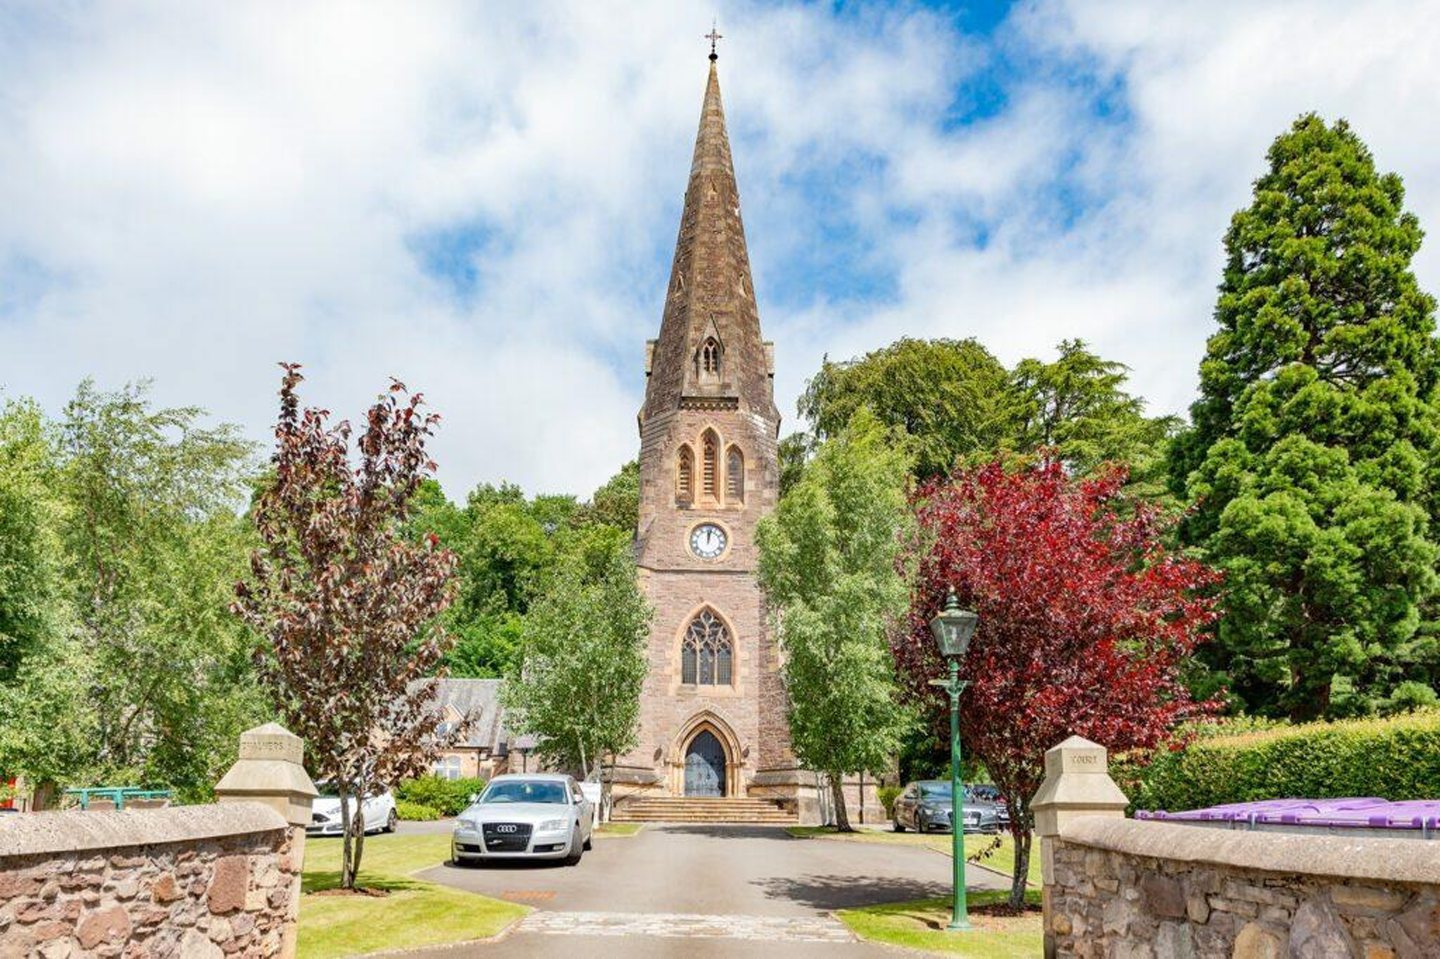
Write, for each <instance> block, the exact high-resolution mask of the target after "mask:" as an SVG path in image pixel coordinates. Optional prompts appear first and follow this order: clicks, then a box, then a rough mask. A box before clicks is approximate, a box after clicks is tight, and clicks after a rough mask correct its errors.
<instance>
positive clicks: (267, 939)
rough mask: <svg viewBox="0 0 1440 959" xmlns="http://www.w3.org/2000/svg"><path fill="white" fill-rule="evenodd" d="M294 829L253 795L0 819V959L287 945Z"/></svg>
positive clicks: (251, 950)
mask: <svg viewBox="0 0 1440 959" xmlns="http://www.w3.org/2000/svg"><path fill="white" fill-rule="evenodd" d="M303 840H304V834H303V832H301V833H299V834H298V837H297V835H296V832H295V831H294V830H292V828H291V825H290V824H289V823H288V822H287V821H286V818H285V817H284V816H282V815H281V814H280V813H279V812H276V811H275V810H274V809H273V808H271V807H269V806H267V805H263V804H261V803H256V802H234V803H225V804H219V805H209V806H182V807H175V808H170V809H152V810H134V811H131V810H126V811H120V812H81V811H67V812H42V813H32V814H25V815H16V816H7V817H5V818H4V819H3V820H0V959H12V957H15V959H18V957H30V956H43V957H46V959H64V957H82V956H97V957H100V956H125V957H140V956H145V957H152V956H153V957H167V956H183V957H186V959H191V957H194V959H218V957H221V956H226V955H233V956H246V957H248V956H279V955H283V954H286V953H288V952H293V949H294V942H293V938H294V928H295V916H296V914H297V910H298V906H299V896H300V866H301V863H300V857H301V855H303Z"/></svg>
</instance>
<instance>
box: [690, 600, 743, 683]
mask: <svg viewBox="0 0 1440 959" xmlns="http://www.w3.org/2000/svg"><path fill="white" fill-rule="evenodd" d="M733 658H734V653H733V651H732V649H731V646H730V632H729V630H727V629H726V628H725V624H724V623H722V622H720V617H718V616H716V615H715V613H714V612H713V611H711V610H709V609H702V610H701V611H700V614H699V615H698V616H696V617H695V618H694V619H692V620H691V621H690V628H689V629H687V630H685V641H684V642H683V643H682V644H681V646H680V681H681V682H682V683H684V684H685V685H687V686H729V685H730V682H731V672H732V670H731V662H732V660H733Z"/></svg>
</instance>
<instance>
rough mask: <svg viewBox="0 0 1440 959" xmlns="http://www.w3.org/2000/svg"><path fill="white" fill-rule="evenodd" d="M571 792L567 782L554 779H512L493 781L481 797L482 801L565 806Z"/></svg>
mask: <svg viewBox="0 0 1440 959" xmlns="http://www.w3.org/2000/svg"><path fill="white" fill-rule="evenodd" d="M568 796H569V793H568V792H567V791H566V789H565V784H564V783H562V782H556V781H554V780H553V779H511V780H507V781H505V782H493V783H491V784H490V785H489V786H488V787H486V789H485V792H484V794H483V795H482V796H481V797H480V801H481V802H482V803H490V802H494V803H502V802H535V803H554V804H556V805H560V806H563V805H565V804H566V803H567V802H568V798H567V797H568Z"/></svg>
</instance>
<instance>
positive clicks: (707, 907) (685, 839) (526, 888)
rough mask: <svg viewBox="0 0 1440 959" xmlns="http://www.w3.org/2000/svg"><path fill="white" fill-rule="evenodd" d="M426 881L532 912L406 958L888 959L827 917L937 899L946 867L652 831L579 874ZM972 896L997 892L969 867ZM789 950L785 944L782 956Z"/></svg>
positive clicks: (507, 870)
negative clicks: (760, 955) (774, 958)
mask: <svg viewBox="0 0 1440 959" xmlns="http://www.w3.org/2000/svg"><path fill="white" fill-rule="evenodd" d="M419 876H420V878H423V879H427V880H430V881H432V882H439V883H443V884H445V885H450V886H455V887H457V888H460V889H466V890H469V891H471V892H477V893H482V894H484V895H487V896H494V897H496V898H499V899H508V900H511V901H512V902H521V903H525V904H526V905H530V906H533V907H535V909H536V911H535V912H534V913H532V914H531V915H530V916H529V917H528V918H526V919H525V920H524V921H522V922H521V923H520V925H519V926H517V927H516V928H515V929H514V930H513V931H512V932H511V934H510V935H509V936H507V937H506V938H505V939H504V940H502V941H501V942H499V943H492V944H487V945H479V944H477V945H470V946H460V947H449V948H440V949H430V950H419V951H416V952H413V953H408V954H407V955H408V956H410V957H412V959H421V957H424V959H432V957H433V959H441V957H455V956H464V955H480V956H497V957H498V956H537V957H539V956H557V957H558V956H564V957H567V959H569V957H574V956H636V957H650V956H656V957H662V956H684V957H686V959H708V957H711V956H715V957H730V956H753V955H755V954H756V953H757V950H765V947H762V946H760V945H759V943H760V942H768V943H773V944H774V948H773V949H768V950H765V951H771V952H778V951H779V950H780V949H782V948H783V950H784V954H785V955H786V956H792V955H793V956H797V957H802V959H803V957H807V956H815V957H820V956H825V957H834V959H848V957H850V956H855V957H860V956H884V955H890V956H893V955H895V954H896V953H895V951H894V950H891V949H883V948H881V947H878V946H873V945H870V944H867V943H862V942H858V941H856V940H855V939H854V938H853V937H852V936H851V935H850V933H849V930H847V929H846V928H845V926H844V925H842V924H841V923H840V922H839V921H838V920H836V919H834V918H833V917H832V916H831V915H830V912H831V911H832V910H835V909H843V908H846V907H849V906H858V905H868V904H871V903H879V902H896V901H899V900H903V899H919V898H922V897H926V896H943V895H946V894H947V893H948V892H949V890H950V860H949V859H948V858H947V857H945V856H942V855H939V854H937V853H935V852H932V851H930V850H928V849H921V848H916V847H908V846H898V845H893V844H882V843H859V842H839V841H835V840H826V839H795V838H793V837H791V836H790V835H788V834H787V833H786V832H785V830H784V829H783V828H777V827H755V826H690V825H680V824H666V825H651V826H649V827H647V828H646V829H645V830H644V831H642V832H641V833H640V834H639V835H637V836H633V837H630V838H606V839H597V840H596V842H595V848H594V849H593V850H592V851H591V852H589V853H587V854H586V855H585V859H584V861H583V862H581V864H580V865H579V866H576V867H573V868H569V867H565V866H534V865H512V864H503V865H496V866H490V867H485V868H461V867H456V866H450V865H445V866H438V867H436V868H434V869H430V870H427V871H425V872H423V873H420V874H419ZM967 878H969V880H970V887H971V888H972V889H993V888H1002V887H1004V886H1005V882H1004V880H1002V879H1001V878H1000V877H998V876H995V875H993V874H991V873H985V872H982V871H980V870H972V872H971V874H970V875H969V876H968V877H967ZM782 944H783V945H782Z"/></svg>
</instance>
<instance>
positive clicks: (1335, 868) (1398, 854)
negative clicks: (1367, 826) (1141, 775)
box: [1060, 816, 1440, 885]
mask: <svg viewBox="0 0 1440 959" xmlns="http://www.w3.org/2000/svg"><path fill="white" fill-rule="evenodd" d="M1060 838H1061V839H1062V840H1064V841H1065V842H1067V843H1076V844H1079V845H1083V846H1088V847H1091V848H1093V849H1104V850H1108V851H1111V852H1120V853H1126V854H1128V855H1131V856H1143V857H1145V858H1147V859H1169V860H1174V861H1178V862H1194V863H1207V864H1212V865H1219V866H1233V867H1236V868H1239V869H1254V870H1258V871H1261V872H1279V873H1301V874H1306V875H1313V876H1330V877H1335V878H1346V879H1371V880H1379V881H1383V882H1406V883H1428V884H1432V885H1434V884H1440V842H1436V841H1434V840H1425V839H1376V838H1373V837H1367V836H1356V837H1353V838H1351V837H1346V836H1333V835H1315V836H1307V835H1300V834H1290V833H1273V832H1252V831H1247V830H1233V831H1231V830H1220V829H1203V828H1199V827H1196V826H1182V825H1179V824H1177V823H1163V822H1139V821H1136V820H1133V819H1110V818H1104V817H1099V816H1086V817H1084V818H1081V819H1075V820H1072V821H1070V822H1068V823H1066V824H1065V825H1064V826H1062V827H1061V829H1060Z"/></svg>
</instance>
